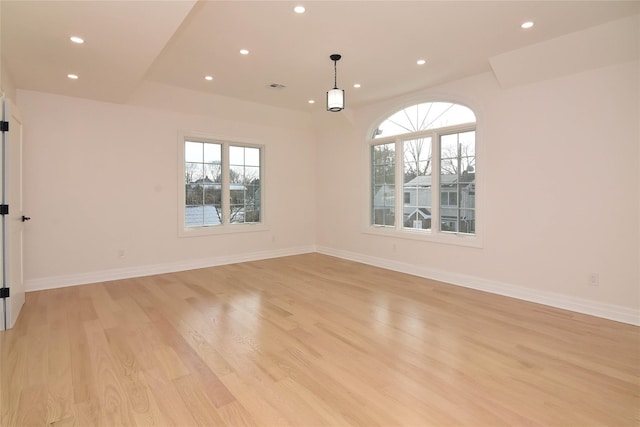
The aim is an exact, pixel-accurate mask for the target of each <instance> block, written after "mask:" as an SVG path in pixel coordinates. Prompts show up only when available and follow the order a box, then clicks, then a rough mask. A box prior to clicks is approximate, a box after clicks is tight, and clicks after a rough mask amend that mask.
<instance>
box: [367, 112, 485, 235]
mask: <svg viewBox="0 0 640 427" xmlns="http://www.w3.org/2000/svg"><path fill="white" fill-rule="evenodd" d="M402 120H404V122H403V121H402ZM387 131H388V132H387ZM385 133H388V134H387V135H386V137H385ZM389 135H392V136H391V137H389ZM394 135H395V137H394ZM380 138H383V139H382V140H381V141H376V140H377V139H380ZM370 144H371V177H372V179H371V209H372V212H373V213H372V220H371V223H370V224H371V225H372V226H374V227H380V226H384V228H390V229H396V230H412V231H414V232H415V231H418V232H419V233H421V234H422V233H426V234H428V235H432V236H435V235H442V236H444V235H446V234H449V235H450V234H460V235H475V233H476V199H475V195H476V194H475V192H476V182H475V173H476V170H475V168H476V161H475V160H476V157H475V114H474V113H473V112H472V111H471V110H470V109H469V108H467V107H465V106H462V105H458V104H451V103H424V104H418V105H414V106H412V107H408V108H406V109H404V110H401V111H400V112H397V113H395V114H393V115H392V116H390V117H389V118H388V119H386V120H385V121H383V122H382V124H381V125H380V126H379V127H378V128H377V129H376V131H375V132H374V135H373V138H372V141H371V143H370ZM391 152H394V153H395V152H398V153H402V154H403V155H402V159H401V160H402V161H401V162H395V161H394V162H393V169H394V172H393V173H391V172H390V171H389V170H388V169H389V167H391V163H389V162H387V163H385V162H383V161H381V159H382V158H384V155H383V153H391ZM432 153H433V154H435V155H434V156H432ZM398 160H400V159H398ZM384 164H386V165H387V169H384V167H383V165H384ZM382 170H384V175H385V176H389V175H393V176H397V177H398V178H397V179H400V178H401V179H402V188H400V186H391V185H389V183H388V182H387V181H384V182H381V179H380V177H381V176H382ZM432 170H433V171H438V172H439V173H435V174H432ZM383 190H385V191H383ZM396 193H397V197H396ZM383 194H384V196H385V199H383V197H382V195H383ZM383 200H386V201H388V202H387V203H383ZM389 202H391V203H389ZM392 212H401V213H402V218H400V217H399V215H398V220H397V221H396V220H395V219H396V218H395V215H394V217H393V221H390V220H389V215H390V213H392ZM432 218H433V219H434V221H433V222H432ZM412 235H415V234H413V233H412Z"/></svg>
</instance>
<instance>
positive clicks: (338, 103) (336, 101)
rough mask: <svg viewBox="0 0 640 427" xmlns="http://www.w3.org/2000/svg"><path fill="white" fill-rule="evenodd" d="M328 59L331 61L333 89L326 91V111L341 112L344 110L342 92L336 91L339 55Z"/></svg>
mask: <svg viewBox="0 0 640 427" xmlns="http://www.w3.org/2000/svg"><path fill="white" fill-rule="evenodd" d="M329 58H331V60H332V61H333V89H331V90H328V91H327V111H333V112H337V111H342V110H343V109H344V90H342V89H338V83H337V82H338V70H337V62H338V61H339V60H340V58H342V56H341V55H338V54H337V53H334V54H333V55H331V56H330V57H329Z"/></svg>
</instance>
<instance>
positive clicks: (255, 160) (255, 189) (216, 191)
mask: <svg viewBox="0 0 640 427" xmlns="http://www.w3.org/2000/svg"><path fill="white" fill-rule="evenodd" d="M183 142H184V146H183V149H184V151H183V153H184V158H183V160H184V163H183V165H184V166H183V167H184V169H183V172H184V195H183V200H184V211H183V213H184V220H183V221H182V227H183V228H184V230H185V231H187V230H197V229H203V230H204V229H207V228H208V229H217V228H220V229H223V228H227V226H233V225H236V224H247V223H261V222H262V202H261V199H262V174H263V159H262V157H263V148H262V147H261V146H253V145H241V144H236V143H229V142H224V141H210V140H207V139H200V138H184V139H183ZM181 216H182V215H181Z"/></svg>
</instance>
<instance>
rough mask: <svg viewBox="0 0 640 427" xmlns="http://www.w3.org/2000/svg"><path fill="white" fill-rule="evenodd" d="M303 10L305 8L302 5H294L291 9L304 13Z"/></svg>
mask: <svg viewBox="0 0 640 427" xmlns="http://www.w3.org/2000/svg"><path fill="white" fill-rule="evenodd" d="M305 10H306V9H305V8H304V6H296V7H294V8H293V11H294V12H295V13H304V11H305Z"/></svg>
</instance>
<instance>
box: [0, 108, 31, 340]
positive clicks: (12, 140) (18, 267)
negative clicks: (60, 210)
mask: <svg viewBox="0 0 640 427" xmlns="http://www.w3.org/2000/svg"><path fill="white" fill-rule="evenodd" d="M2 110H3V111H2V117H3V121H5V122H8V126H9V130H8V131H6V132H2V174H0V175H1V176H2V178H0V179H2V186H1V188H2V204H3V205H8V210H9V213H8V214H6V215H2V235H3V245H2V263H1V264H2V287H5V288H9V297H8V298H4V299H3V300H2V311H3V313H2V315H3V316H2V317H3V318H2V320H0V329H10V328H12V327H13V325H14V324H15V323H16V320H17V319H18V314H20V309H21V308H22V305H23V304H24V278H23V268H22V242H23V230H24V222H25V221H26V220H28V219H29V218H27V217H25V216H24V212H23V209H22V120H21V118H20V114H19V113H18V110H17V108H16V107H15V106H14V105H13V104H12V103H11V102H10V101H9V100H7V99H3V100H2Z"/></svg>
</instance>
